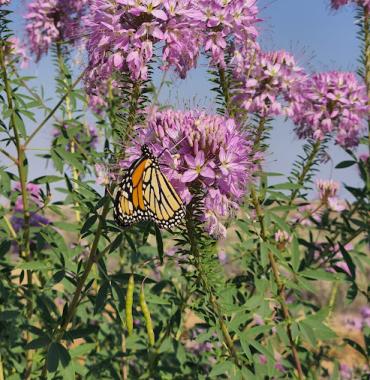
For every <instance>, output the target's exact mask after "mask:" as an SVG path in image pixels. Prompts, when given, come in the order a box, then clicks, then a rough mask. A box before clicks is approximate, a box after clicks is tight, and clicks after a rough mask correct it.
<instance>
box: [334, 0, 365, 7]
mask: <svg viewBox="0 0 370 380" xmlns="http://www.w3.org/2000/svg"><path fill="white" fill-rule="evenodd" d="M347 4H358V5H360V6H363V7H364V8H367V9H370V0H331V7H332V8H333V9H339V8H340V7H342V6H344V5H347Z"/></svg>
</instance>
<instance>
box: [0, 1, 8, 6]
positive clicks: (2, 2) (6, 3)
mask: <svg viewBox="0 0 370 380" xmlns="http://www.w3.org/2000/svg"><path fill="white" fill-rule="evenodd" d="M8 4H10V0H0V5H8Z"/></svg>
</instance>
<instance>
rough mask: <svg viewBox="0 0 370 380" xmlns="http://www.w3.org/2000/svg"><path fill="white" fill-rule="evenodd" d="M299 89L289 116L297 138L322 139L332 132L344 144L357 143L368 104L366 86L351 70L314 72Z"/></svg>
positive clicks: (353, 144) (350, 145) (337, 141)
mask: <svg viewBox="0 0 370 380" xmlns="http://www.w3.org/2000/svg"><path fill="white" fill-rule="evenodd" d="M300 92H301V97H299V98H297V99H296V100H295V101H294V102H293V103H292V108H291V115H290V116H291V118H292V120H293V121H294V123H295V124H296V125H297V127H296V132H297V134H298V136H299V138H313V139H315V140H322V139H323V138H324V137H325V136H326V135H328V134H329V135H333V134H335V140H336V143H337V144H339V145H341V146H343V147H346V148H350V147H353V146H356V145H358V142H359V138H360V134H361V131H362V129H363V126H364V118H365V117H367V115H368V106H367V95H366V90H365V86H363V85H360V84H359V83H358V81H357V79H356V77H355V75H354V74H353V73H344V72H343V73H341V72H336V71H333V72H327V73H321V74H315V75H313V76H312V77H311V78H309V79H308V80H306V81H305V82H303V84H302V87H301V90H300Z"/></svg>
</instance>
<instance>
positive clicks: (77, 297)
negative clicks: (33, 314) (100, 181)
mask: <svg viewBox="0 0 370 380" xmlns="http://www.w3.org/2000/svg"><path fill="white" fill-rule="evenodd" d="M109 204H110V199H109V198H107V199H106V201H105V203H104V206H103V211H102V213H101V215H100V217H99V223H98V226H97V229H96V232H95V237H94V240H93V242H92V244H91V249H90V254H89V257H88V259H87V261H86V264H85V269H84V271H83V273H82V275H81V277H79V279H78V281H77V285H76V289H75V292H74V294H73V298H72V301H71V303H70V304H69V306H68V312H67V315H66V317H65V319H64V321H63V324H62V325H61V326H60V327H59V328H57V329H55V330H54V332H53V334H52V337H53V342H59V341H60V340H61V339H63V337H64V334H65V332H66V331H67V328H68V325H69V323H70V322H72V320H73V318H74V316H75V313H76V309H77V307H78V305H79V303H80V301H81V293H82V290H83V287H84V285H85V282H86V280H87V278H88V276H89V274H90V272H91V269H92V267H93V265H94V263H95V262H97V261H98V260H99V255H97V252H98V244H99V240H100V237H101V235H102V232H103V226H104V223H105V219H106V217H107V214H108V212H109ZM105 252H106V250H104V251H103V253H105ZM46 365H47V364H46V363H45V365H44V368H43V372H42V375H41V377H42V378H46V373H47V367H46Z"/></svg>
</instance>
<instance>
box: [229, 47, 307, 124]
mask: <svg viewBox="0 0 370 380" xmlns="http://www.w3.org/2000/svg"><path fill="white" fill-rule="evenodd" d="M232 63H233V64H234V77H235V79H236V80H237V81H238V82H239V83H240V85H239V86H238V88H237V90H236V91H235V97H234V101H235V102H236V104H238V105H239V107H240V108H241V109H244V110H246V111H247V112H256V113H258V114H259V115H261V116H264V117H268V116H272V115H281V114H291V111H290V104H291V102H292V101H293V99H294V100H298V99H299V94H300V87H301V84H302V82H304V81H305V80H306V75H305V74H304V71H303V70H302V69H301V68H300V67H299V66H297V64H296V62H295V60H294V57H293V56H292V55H290V54H289V53H287V52H285V51H277V52H271V53H265V52H261V51H259V49H256V50H254V51H251V52H249V53H248V54H247V55H246V56H244V58H243V57H242V54H241V53H239V52H237V53H235V55H234V59H233V61H232Z"/></svg>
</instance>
